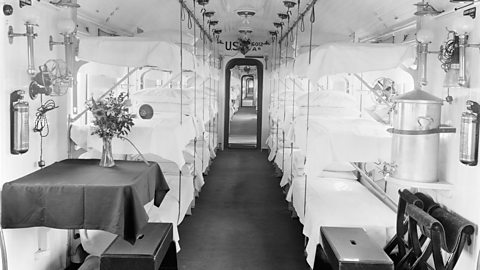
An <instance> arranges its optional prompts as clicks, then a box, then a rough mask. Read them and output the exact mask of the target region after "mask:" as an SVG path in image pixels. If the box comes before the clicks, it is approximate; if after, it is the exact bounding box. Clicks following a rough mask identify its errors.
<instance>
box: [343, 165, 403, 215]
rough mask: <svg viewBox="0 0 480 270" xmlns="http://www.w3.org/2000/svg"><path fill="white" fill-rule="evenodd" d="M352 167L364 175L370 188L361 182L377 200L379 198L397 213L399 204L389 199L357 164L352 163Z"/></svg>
mask: <svg viewBox="0 0 480 270" xmlns="http://www.w3.org/2000/svg"><path fill="white" fill-rule="evenodd" d="M351 164H352V166H353V167H354V168H355V169H356V170H357V171H358V172H359V173H360V174H361V175H362V177H363V178H362V179H363V180H365V182H366V183H368V186H367V185H365V183H363V182H361V183H362V184H363V185H364V186H365V187H366V188H367V189H368V190H370V191H371V192H372V193H373V194H374V195H375V196H377V198H379V199H380V200H381V201H382V202H383V203H385V205H386V206H388V207H389V208H390V209H392V210H393V211H394V212H397V209H398V207H397V204H396V203H395V202H394V201H392V199H390V197H388V195H387V194H386V193H385V191H383V190H382V189H381V188H380V187H379V186H378V185H377V183H375V181H374V180H373V179H372V178H371V177H370V176H369V175H367V174H366V173H365V171H364V170H363V169H361V168H360V167H359V166H357V164H355V163H353V162H351Z"/></svg>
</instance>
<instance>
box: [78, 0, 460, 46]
mask: <svg viewBox="0 0 480 270" xmlns="http://www.w3.org/2000/svg"><path fill="white" fill-rule="evenodd" d="M293 1H294V2H297V3H298V2H300V11H303V10H304V9H305V7H306V6H307V5H308V4H309V3H310V2H311V1H312V0H300V1H298V0H293ZM419 1H420V0H400V1H399V0H318V1H317V3H316V5H315V15H316V16H315V18H316V21H315V25H314V36H315V39H314V43H322V42H326V41H337V40H352V38H353V37H354V36H355V37H356V38H364V37H368V36H371V35H373V34H379V33H384V32H387V31H389V30H391V29H395V28H397V27H399V26H402V25H405V24H408V23H413V22H414V21H415V19H416V16H414V15H413V14H414V12H415V11H416V9H417V7H416V6H415V5H414V4H415V3H417V2H419ZM209 2H210V3H209V4H208V5H206V6H205V8H206V10H207V11H215V15H214V16H213V18H212V19H214V20H218V21H219V22H220V23H219V24H218V25H217V26H216V28H218V29H222V31H223V32H222V35H221V38H222V39H224V40H225V39H236V38H238V37H240V34H239V32H238V31H239V29H240V28H245V27H247V28H251V29H252V30H253V33H252V35H251V39H252V40H253V41H255V40H256V41H265V40H269V39H270V35H269V34H268V32H269V31H272V30H275V27H274V26H273V22H280V21H281V19H280V18H279V16H278V15H277V14H278V13H286V11H287V8H286V7H285V6H284V3H283V0H210V1H209ZM78 3H79V4H80V5H81V7H80V8H79V9H78V14H79V16H80V17H83V18H88V19H89V20H91V21H95V22H97V23H98V24H101V25H106V26H108V27H111V28H114V29H119V30H123V31H120V32H122V33H124V34H125V33H131V34H135V33H136V32H137V29H141V30H143V31H146V32H148V31H155V30H164V29H170V30H178V29H179V27H180V26H179V18H180V4H179V2H178V0H135V1H132V0H101V1H98V0H97V1H95V0H78ZM185 3H186V4H187V5H188V6H189V7H190V8H191V9H193V5H194V0H186V1H185ZM429 3H430V4H431V5H432V6H434V7H435V8H437V9H445V10H447V11H448V10H451V9H452V8H453V4H451V3H450V2H449V1H448V0H430V1H429ZM457 6H458V5H457ZM297 7H298V5H297V6H296V7H294V8H292V15H291V22H290V23H292V22H293V21H294V20H295V19H296V18H297V16H298V9H297ZM201 9H202V6H199V5H198V4H196V8H195V12H196V14H197V17H198V18H199V19H200V22H201V21H202V16H201ZM238 10H253V11H255V13H256V14H255V15H254V16H253V17H251V18H249V19H248V22H246V21H244V20H243V18H241V17H240V16H238V15H237V11H238ZM308 21H309V14H308V15H307V16H306V17H305V24H306V26H307V31H305V32H304V33H301V34H299V44H300V45H302V44H306V43H307V40H308V36H309V35H308V27H309V26H308ZM284 22H285V24H287V20H285V21H284ZM183 25H184V29H185V31H188V32H193V30H188V29H187V27H186V22H185V23H184V24H183ZM207 28H208V27H207Z"/></svg>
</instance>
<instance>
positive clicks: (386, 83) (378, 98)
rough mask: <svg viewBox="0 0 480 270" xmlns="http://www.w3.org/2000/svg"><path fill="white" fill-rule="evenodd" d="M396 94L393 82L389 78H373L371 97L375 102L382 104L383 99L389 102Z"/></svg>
mask: <svg viewBox="0 0 480 270" xmlns="http://www.w3.org/2000/svg"><path fill="white" fill-rule="evenodd" d="M396 94H397V91H396V89H395V82H394V81H393V80H392V79H390V78H385V77H381V78H378V79H376V80H375V84H374V86H373V89H372V93H371V97H372V100H373V102H375V104H378V105H380V104H383V103H385V101H387V102H391V101H392V98H393V97H394V96H395V95H396Z"/></svg>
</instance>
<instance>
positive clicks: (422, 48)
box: [417, 43, 428, 86]
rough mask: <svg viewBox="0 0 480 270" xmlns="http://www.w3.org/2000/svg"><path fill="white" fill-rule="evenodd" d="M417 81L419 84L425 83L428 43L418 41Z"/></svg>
mask: <svg viewBox="0 0 480 270" xmlns="http://www.w3.org/2000/svg"><path fill="white" fill-rule="evenodd" d="M417 54H418V83H419V84H420V86H422V85H423V86H425V85H427V83H428V82H427V55H428V43H418V46H417Z"/></svg>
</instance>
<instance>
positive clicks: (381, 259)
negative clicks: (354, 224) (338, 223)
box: [320, 227, 393, 270]
mask: <svg viewBox="0 0 480 270" xmlns="http://www.w3.org/2000/svg"><path fill="white" fill-rule="evenodd" d="M320 233H321V235H322V239H323V246H324V249H325V253H326V255H327V258H328V261H329V262H330V265H331V266H332V268H333V269H334V270H354V269H368V270H393V262H392V260H390V258H389V257H388V256H387V254H386V253H385V252H384V251H383V250H382V248H381V247H379V246H378V245H377V244H376V243H374V242H373V241H372V240H371V239H370V238H369V237H368V235H367V233H366V232H365V231H364V230H363V229H362V228H340V227H321V228H320Z"/></svg>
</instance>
